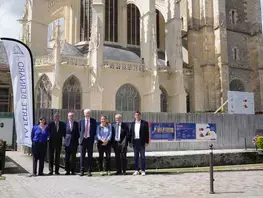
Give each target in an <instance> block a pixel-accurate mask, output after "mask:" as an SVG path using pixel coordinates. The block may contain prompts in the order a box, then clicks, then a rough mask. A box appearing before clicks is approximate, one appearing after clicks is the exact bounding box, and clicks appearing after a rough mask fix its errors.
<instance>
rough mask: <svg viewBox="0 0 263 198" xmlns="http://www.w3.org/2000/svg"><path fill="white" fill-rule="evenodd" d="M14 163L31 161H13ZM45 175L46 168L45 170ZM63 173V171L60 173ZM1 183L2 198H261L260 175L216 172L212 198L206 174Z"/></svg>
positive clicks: (23, 178)
mask: <svg viewBox="0 0 263 198" xmlns="http://www.w3.org/2000/svg"><path fill="white" fill-rule="evenodd" d="M16 162H17V163H19V162H21V163H22V164H25V163H27V164H28V167H25V169H27V168H29V167H30V164H32V163H31V160H30V158H29V157H27V158H16ZM45 170H46V171H47V168H46V167H45ZM61 172H62V171H61ZM5 176H6V180H0V197H1V198H33V197H34V198H49V197H50V198H51V197H52V198H53V197H54V198H71V197H72V198H87V197H90V198H97V197H98V198H102V197H112V198H130V197H131V198H146V197H150V198H155V197H156V198H159V197H167V198H168V197H170V198H175V197H176V198H177V197H178V198H180V197H184V198H188V197H228V198H235V197H244V198H250V197H263V193H262V189H263V183H262V182H261V180H262V178H263V171H244V172H216V173H215V175H214V176H215V192H216V194H215V195H210V194H209V173H187V174H175V175H147V176H145V177H142V176H131V175H128V176H96V175H95V176H93V177H87V176H84V177H80V176H78V175H76V176H64V175H60V176H43V177H35V178H34V177H28V174H25V173H22V174H6V175H5Z"/></svg>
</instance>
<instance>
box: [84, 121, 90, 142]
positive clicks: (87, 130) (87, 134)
mask: <svg viewBox="0 0 263 198" xmlns="http://www.w3.org/2000/svg"><path fill="white" fill-rule="evenodd" d="M84 137H85V138H88V137H89V121H88V119H87V120H86V123H85V133H84Z"/></svg>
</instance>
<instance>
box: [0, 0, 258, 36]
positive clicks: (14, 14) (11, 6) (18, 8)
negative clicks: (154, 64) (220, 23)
mask: <svg viewBox="0 0 263 198" xmlns="http://www.w3.org/2000/svg"><path fill="white" fill-rule="evenodd" d="M25 3H26V0H0V38H1V37H11V38H15V39H19V38H20V37H21V25H20V24H19V22H17V20H18V19H20V18H21V17H22V15H23V11H24V5H25ZM261 5H263V0H261ZM262 11H263V9H262ZM262 13H263V12H262ZM262 16H263V14H262Z"/></svg>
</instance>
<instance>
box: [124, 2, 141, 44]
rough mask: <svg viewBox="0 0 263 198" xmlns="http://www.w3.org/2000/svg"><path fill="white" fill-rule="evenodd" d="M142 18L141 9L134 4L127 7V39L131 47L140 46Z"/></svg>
mask: <svg viewBox="0 0 263 198" xmlns="http://www.w3.org/2000/svg"><path fill="white" fill-rule="evenodd" d="M140 18H141V14H140V11H139V9H138V8H137V6H136V5H134V4H128V5H127V39H128V44H129V45H140V29H141V27H140Z"/></svg>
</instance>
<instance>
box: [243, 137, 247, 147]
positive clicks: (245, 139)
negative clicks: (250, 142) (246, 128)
mask: <svg viewBox="0 0 263 198" xmlns="http://www.w3.org/2000/svg"><path fill="white" fill-rule="evenodd" d="M244 141H245V150H247V138H246V137H244Z"/></svg>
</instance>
